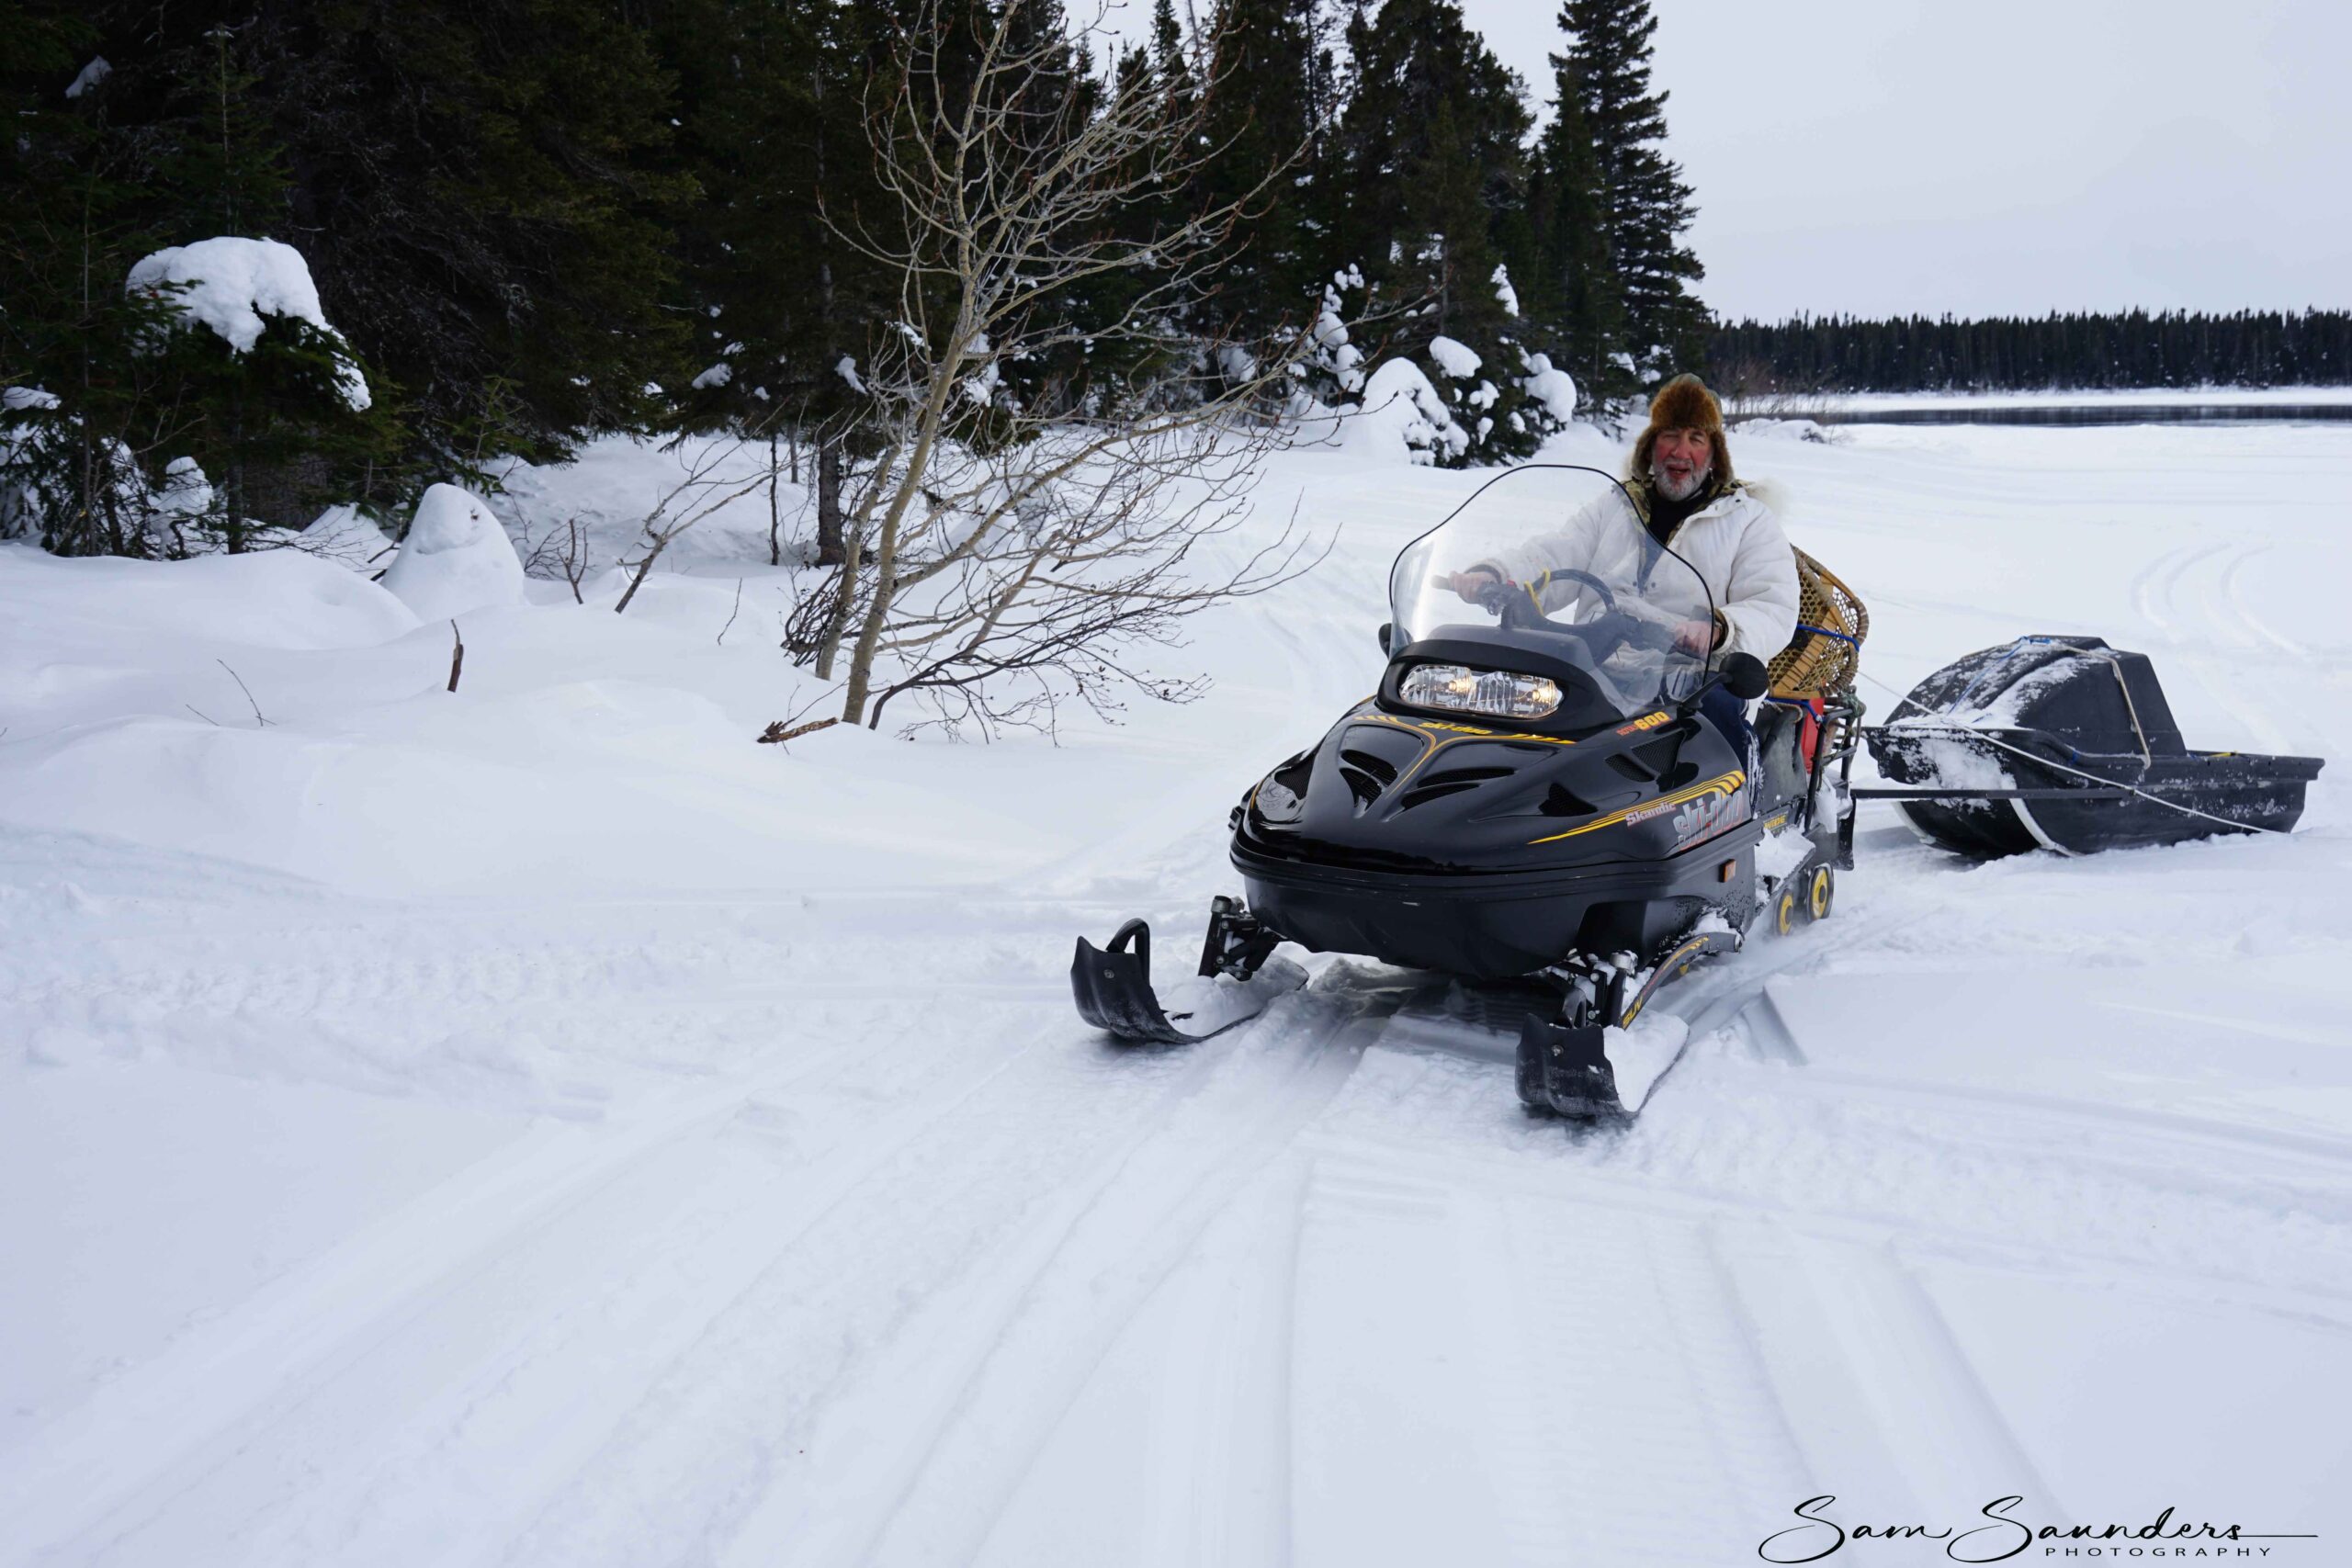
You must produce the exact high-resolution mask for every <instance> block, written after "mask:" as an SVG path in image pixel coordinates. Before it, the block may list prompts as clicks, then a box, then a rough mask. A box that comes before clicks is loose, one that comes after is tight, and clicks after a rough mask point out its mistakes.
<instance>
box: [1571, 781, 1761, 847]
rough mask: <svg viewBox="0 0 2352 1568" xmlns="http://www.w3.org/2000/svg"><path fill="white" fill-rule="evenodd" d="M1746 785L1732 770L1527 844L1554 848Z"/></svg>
mask: <svg viewBox="0 0 2352 1568" xmlns="http://www.w3.org/2000/svg"><path fill="white" fill-rule="evenodd" d="M1746 783H1747V774H1746V773H1742V772H1741V771H1740V770H1738V769H1737V768H1734V769H1733V770H1732V771H1731V772H1730V773H1722V774H1718V775H1717V776H1716V777H1714V778H1712V779H1709V780H1708V781H1707V782H1706V783H1704V784H1692V785H1691V786H1690V787H1689V788H1688V789H1679V790H1677V791H1675V792H1674V793H1673V794H1672V795H1660V796H1658V797H1657V799H1656V800H1637V801H1635V802H1634V804H1633V805H1631V806H1625V807H1619V808H1618V809H1616V810H1614V811H1612V812H1611V813H1609V814H1608V815H1607V816H1606V817H1596V818H1593V819H1592V820H1591V821H1589V822H1588V823H1586V824H1585V825H1584V826H1583V827H1581V828H1571V829H1568V830H1567V831H1566V832H1565V833H1555V834H1553V835H1552V836H1551V837H1550V838H1548V839H1530V840H1528V843H1529V844H1530V845H1531V846H1532V845H1535V844H1556V843H1558V842H1559V841H1560V840H1562V839H1573V838H1575V837H1576V836H1577V834H1579V833H1589V832H1592V831H1594V830H1595V829H1601V828H1614V827H1616V826H1617V825H1618V824H1619V823H1621V822H1623V821H1624V820H1625V818H1628V817H1630V816H1632V815H1633V814H1634V813H1635V812H1642V813H1645V814H1646V813H1649V812H1654V811H1663V810H1665V809H1666V808H1667V807H1669V806H1680V805H1683V804H1684V803H1686V802H1688V801H1693V800H1696V799H1698V798H1699V797H1700V796H1701V795H1731V794H1733V793H1734V792H1736V790H1737V789H1738V788H1739V786H1740V785H1741V784H1746Z"/></svg>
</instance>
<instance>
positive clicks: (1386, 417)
mask: <svg viewBox="0 0 2352 1568" xmlns="http://www.w3.org/2000/svg"><path fill="white" fill-rule="evenodd" d="M1441 341H1443V340H1441ZM1340 440H1341V444H1342V445H1344V446H1346V447H1347V448H1348V449H1349V450H1350V451H1351V452H1356V453H1360V454H1362V455H1363V457H1365V458H1366V459H1368V460H1370V461H1374V462H1397V461H1404V462H1412V463H1429V462H1432V461H1434V460H1435V458H1436V457H1438V456H1439V455H1440V454H1441V453H1449V452H1453V453H1458V452H1462V451H1464V450H1466V449H1467V448H1468V446H1469V445H1470V433H1469V432H1468V431H1465V430H1464V429H1463V428H1462V427H1461V426H1460V425H1459V424H1457V423H1454V419H1453V413H1452V412H1451V411H1449V410H1448V409H1447V408H1446V406H1445V400H1444V399H1443V398H1442V397H1441V396H1440V395H1439V394H1438V389H1437V388H1436V387H1435V386H1433V385H1431V384H1430V378H1428V377H1427V376H1425V375H1423V374H1422V373H1421V369H1420V367H1419V366H1417V365H1415V364H1414V363H1413V362H1412V361H1411V360H1409V359H1388V360H1384V361H1382V362H1381V364H1380V366H1379V367H1378V368H1377V369H1375V370H1374V371H1373V373H1372V376H1371V378H1370V379H1368V380H1367V381H1365V382H1364V387H1363V401H1362V402H1361V403H1359V404H1358V405H1357V406H1356V408H1355V409H1353V410H1352V411H1351V412H1348V413H1347V414H1346V415H1345V416H1344V417H1343V418H1342V419H1341V421H1340Z"/></svg>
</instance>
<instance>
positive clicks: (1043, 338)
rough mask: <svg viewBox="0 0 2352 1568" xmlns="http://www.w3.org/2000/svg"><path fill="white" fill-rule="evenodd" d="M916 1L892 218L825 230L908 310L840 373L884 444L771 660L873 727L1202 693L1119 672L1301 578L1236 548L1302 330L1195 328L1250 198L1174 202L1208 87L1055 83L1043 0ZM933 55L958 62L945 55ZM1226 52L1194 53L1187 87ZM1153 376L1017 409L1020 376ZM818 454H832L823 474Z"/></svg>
mask: <svg viewBox="0 0 2352 1568" xmlns="http://www.w3.org/2000/svg"><path fill="white" fill-rule="evenodd" d="M974 15H975V13H973V12H972V11H970V10H969V8H967V7H961V6H953V5H948V4H942V3H941V0H926V3H925V4H923V5H922V6H919V7H918V8H917V12H916V15H915V16H914V17H912V18H911V20H910V23H909V24H908V28H907V30H906V32H905V33H904V35H902V39H901V41H900V46H899V51H898V58H897V61H896V62H895V63H896V69H894V70H893V71H890V72H888V73H886V74H885V75H884V76H882V77H881V78H880V82H881V83H882V85H880V86H879V87H877V89H876V96H875V97H874V98H872V99H870V100H869V103H868V121H869V132H870V141H871V142H872V144H873V146H874V148H875V156H876V162H877V164H878V170H877V175H878V182H879V185H880V187H881V191H882V195H883V201H884V209H883V210H881V211H879V212H878V213H866V214H844V213H841V212H836V211H831V210H829V211H828V213H827V220H828V221H829V222H830V223H831V224H832V225H833V227H834V229H835V231H836V232H837V233H839V234H840V235H841V237H842V239H843V241H844V242H845V243H848V244H850V245H852V246H854V247H855V248H857V249H858V250H859V251H861V252H862V253H863V254H865V255H866V256H867V257H869V258H870V259H872V260H873V261H875V262H876V263H877V264H879V265H882V266H883V267H885V268H886V269H888V272H889V273H890V274H891V275H892V276H896V277H897V278H898V280H899V293H898V302H897V304H898V316H897V319H896V320H895V321H891V322H889V323H888V324H887V325H886V327H885V328H884V329H883V330H882V331H881V332H880V333H878V334H877V336H876V340H875V341H874V343H872V344H870V345H869V354H868V363H867V364H866V365H865V367H862V369H860V368H858V367H850V368H849V369H848V370H845V371H844V374H845V375H848V374H852V373H853V372H854V374H855V376H856V377H857V379H856V380H855V382H854V384H857V385H859V386H861V388H862V389H863V391H864V392H865V399H866V403H867V410H866V417H867V421H868V424H867V430H868V432H869V433H870V434H872V436H873V437H874V438H875V439H874V441H873V442H872V445H871V446H870V447H869V449H870V450H872V451H873V452H874V454H875V455H874V457H872V459H871V461H870V463H869V464H867V465H866V466H865V468H864V469H863V472H861V473H859V474H857V475H855V476H854V478H853V479H849V480H847V481H846V482H845V483H844V485H843V491H844V494H843V497H842V502H841V507H842V556H843V560H842V567H841V569H840V570H839V572H838V573H837V575H836V577H835V579H834V581H833V582H832V584H831V592H825V593H820V594H817V595H814V596H812V599H811V600H810V601H809V603H808V604H805V605H804V606H803V613H802V614H801V615H798V616H797V617H796V621H795V626H794V629H793V635H792V636H791V637H788V638H787V643H786V646H787V647H788V648H792V649H794V650H795V651H796V652H797V653H799V654H801V655H803V656H804V657H806V658H807V659H809V660H810V661H812V662H813V663H814V664H815V666H816V670H817V673H818V674H819V676H820V678H823V679H827V680H831V679H832V678H833V676H834V671H835V669H836V668H837V666H839V665H841V664H843V663H844V662H845V665H846V668H845V670H844V671H843V673H842V719H843V721H844V722H847V723H852V724H855V723H861V722H863V723H871V724H877V725H878V723H879V720H880V716H881V712H882V710H883V708H884V706H885V705H887V704H888V703H889V701H890V700H891V699H892V698H893V697H894V696H896V695H898V694H902V693H909V692H920V693H922V694H926V695H927V696H928V697H930V698H931V699H932V703H933V716H934V718H936V719H940V720H945V721H948V722H960V721H966V720H969V721H975V722H977V723H978V725H979V726H980V727H981V728H982V729H983V731H986V730H989V729H991V728H994V727H996V726H998V725H1001V724H1005V723H1025V724H1050V722H1051V716H1052V713H1053V711H1054V707H1055V705H1056V704H1057V702H1060V701H1063V700H1066V699H1069V698H1072V697H1075V698H1079V699H1081V700H1083V701H1085V702H1087V703H1089V704H1091V705H1093V706H1095V707H1096V708H1098V709H1103V708H1106V707H1113V706H1115V705H1117V704H1118V702H1119V701H1120V700H1121V697H1122V696H1123V695H1124V694H1126V693H1131V692H1141V693H1144V694H1148V695H1151V696H1154V697H1158V698H1163V699H1167V700H1182V699H1183V698H1184V697H1186V696H1188V695H1190V694H1192V693H1193V691H1195V690H1196V689H1197V686H1196V683H1195V682H1189V681H1183V680H1166V679H1161V678H1159V677H1156V676H1153V675H1151V674H1149V673H1148V672H1146V671H1142V670H1140V669H1138V668H1136V666H1135V665H1134V664H1132V663H1131V662H1130V661H1129V660H1130V659H1131V658H1132V656H1133V653H1134V650H1135V649H1136V645H1137V644H1138V643H1146V642H1158V643H1166V642H1169V641H1170V640H1172V639H1173V637H1174V635H1175V632H1176V627H1177V625H1178V623H1179V622H1181V621H1182V618H1183V617H1184V616H1185V615H1189V614H1191V613H1193V612H1194V611H1197V610H1199V609H1202V608H1204V607H1205V606H1207V605H1209V604H1215V603H1217V602H1219V601H1221V600H1224V599H1228V598H1231V597H1233V596H1235V595H1238V594H1243V593H1250V592H1261V591H1262V590H1264V589H1265V588H1267V587H1270V586H1272V584H1273V583H1275V582H1277V581H1282V580H1283V578H1284V577H1285V576H1287V575H1290V574H1293V573H1295V571H1297V570H1302V569H1303V566H1304V565H1305V564H1307V563H1306V562H1305V560H1304V558H1303V556H1302V554H1301V551H1300V548H1299V542H1298V540H1297V538H1296V537H1295V534H1294V533H1293V532H1291V531H1290V530H1284V531H1283V533H1282V534H1281V536H1278V537H1277V538H1275V539H1273V540H1272V541H1270V542H1268V543H1267V544H1265V545H1264V546H1263V547H1260V548H1256V549H1246V550H1243V549H1235V548H1233V547H1232V541H1230V540H1226V541H1225V542H1224V543H1223V544H1222V545H1219V546H1216V547H1212V542H1213V541H1217V540H1219V539H1220V536H1224V535H1227V534H1228V533H1229V532H1230V531H1231V530H1232V528H1233V527H1234V526H1235V525H1236V524H1237V523H1238V521H1239V518H1240V515H1241V513H1242V511H1243V510H1244V508H1245V507H1246V505H1247V501H1246V492H1247V491H1248V489H1249V487H1250V482H1251V480H1252V479H1253V478H1254V476H1255V473H1256V471H1257V468H1258V467H1259V462H1260V459H1261V457H1263V456H1264V454H1265V452H1266V450H1267V449H1268V448H1269V447H1270V446H1272V445H1274V444H1276V443H1278V442H1279V441H1281V440H1282V439H1283V434H1282V431H1281V429H1280V427H1279V425H1278V424H1277V423H1276V422H1275V421H1274V420H1272V418H1269V417H1268V415H1269V414H1270V413H1272V412H1273V411H1275V410H1278V409H1279V408H1280V407H1281V406H1282V405H1283V402H1284V401H1285V400H1286V399H1287V398H1288V396H1289V393H1290V389H1291V384H1292V379H1293V374H1294V370H1295V367H1296V366H1297V365H1298V363H1299V362H1300V360H1301V359H1302V358H1303V357H1304V356H1305V355H1306V354H1307V353H1308V352H1310V351H1311V349H1312V347H1313V340H1312V337H1311V335H1310V334H1309V333H1306V331H1304V330H1298V329H1297V328H1296V327H1295V326H1292V325H1285V326H1283V327H1281V328H1279V329H1278V330H1277V331H1276V332H1274V333H1272V334H1271V335H1270V336H1269V337H1268V338H1265V339H1262V340H1260V341H1255V342H1244V341H1239V340H1238V339H1231V338H1225V337H1220V336H1218V335H1217V334H1216V333H1215V331H1214V330H1213V329H1206V328H1204V326H1203V324H1202V322H1201V320H1200V318H1201V317H1202V316H1203V315H1204V313H1205V312H1204V311H1203V310H1202V309H1201V307H1202V306H1203V305H1204V302H1205V301H1207V300H1208V299H1210V298H1211V296H1212V295H1213V293H1214V289H1215V286H1216V275H1217V272H1218V270H1219V269H1220V267H1221V266H1222V265H1225V264H1226V263H1227V261H1228V260H1230V259H1231V257H1232V256H1233V254H1234V252H1235V249H1236V240H1235V235H1236V230H1237V225H1238V222H1239V220H1241V219H1243V218H1244V217H1245V216H1246V215H1247V214H1248V213H1249V212H1250V210H1251V209H1253V208H1254V207H1255V206H1256V205H1257V204H1258V203H1259V202H1260V201H1261V199H1262V196H1263V193H1264V191H1265V190H1266V188H1267V187H1268V186H1269V185H1271V183H1272V180H1273V179H1274V178H1275V177H1276V176H1277V175H1279V174H1281V173H1283V170H1281V169H1269V170H1267V171H1265V175H1264V180H1263V182H1261V185H1260V186H1258V188H1257V189H1256V190H1253V191H1250V192H1248V193H1245V194H1244V195H1243V196H1242V197H1238V198H1237V199H1235V200H1233V201H1229V202H1225V203H1222V204H1211V205H1206V206H1203V205H1198V204H1195V205H1194V206H1193V208H1192V209H1189V210H1186V209H1184V208H1183V206H1182V197H1181V194H1180V193H1183V192H1187V191H1193V190H1197V189H1198V188H1200V182H1199V181H1198V179H1197V178H1196V176H1197V175H1198V174H1199V172H1200V170H1201V167H1202V165H1203V164H1204V163H1205V162H1206V160H1207V159H1208V158H1209V157H1211V156H1213V155H1214V154H1215V153H1216V152H1218V151H1219V149H1217V148H1215V147H1212V146H1210V145H1208V144H1207V143H1206V142H1205V141H1204V135H1203V130H1204V109H1203V107H1202V106H1203V105H1204V104H1205V102H1206V101H1207V99H1208V98H1209V96H1210V89H1213V87H1214V84H1213V83H1212V84H1205V85H1204V90H1203V91H1202V92H1200V93H1198V94H1196V95H1194V96H1191V97H1189V98H1182V99H1175V98H1172V97H1171V96H1170V95H1165V94H1162V93H1160V92H1159V91H1157V90H1154V89H1151V88H1150V87H1148V85H1145V86H1136V87H1135V88H1133V89H1132V90H1127V91H1122V90H1120V89H1119V88H1117V87H1114V86H1112V85H1106V84H1104V83H1102V82H1098V81H1094V80H1091V79H1090V78H1088V77H1087V76H1086V75H1085V74H1084V73H1082V72H1081V71H1080V70H1078V69H1076V68H1075V67H1074V66H1073V63H1072V59H1073V49H1072V42H1073V39H1072V37H1071V36H1070V35H1069V34H1067V33H1065V32H1064V31H1062V30H1061V29H1060V28H1059V27H1058V26H1057V24H1056V23H1055V22H1053V21H1052V19H1051V17H1052V16H1053V15H1054V13H1052V12H1051V11H1050V10H1049V8H1048V7H1047V6H1046V5H1044V4H1043V0H1005V3H1004V4H1002V5H1001V6H999V7H997V8H996V9H995V11H994V13H993V15H992V16H990V15H989V14H988V13H978V15H979V16H980V17H982V18H983V20H982V21H981V22H980V24H979V25H980V26H981V28H983V29H984V36H981V37H979V38H978V39H972V37H971V35H970V34H969V33H968V32H967V33H965V34H964V35H963V37H964V39H966V43H967V47H958V46H955V45H954V44H953V43H952V40H954V39H956V37H957V34H956V30H955V29H956V28H957V27H959V26H964V27H968V26H969V25H970V23H969V20H968V19H969V18H970V17H973V16H974ZM951 49H954V50H955V52H953V53H951ZM1215 57H1216V40H1215V39H1208V40H1204V43H1203V44H1202V45H1201V47H1200V50H1199V62H1200V65H1201V68H1202V69H1203V71H1204V72H1205V70H1206V68H1207V66H1208V63H1209V62H1210V61H1211V60H1213V59H1214V58H1215ZM1073 358H1076V359H1078V360H1079V361H1080V362H1081V363H1109V362H1111V361H1113V360H1114V359H1116V360H1118V361H1120V362H1122V363H1128V364H1136V363H1143V364H1148V366H1150V367H1151V368H1150V372H1149V373H1148V374H1146V375H1138V376H1135V377H1132V378H1124V379H1123V378H1113V377H1106V378H1102V379H1101V380H1099V381H1090V382H1088V383H1087V384H1086V385H1085V387H1084V389H1083V390H1082V391H1078V392H1071V391H1069V389H1064V391H1063V394H1062V395H1057V396H1046V395H1044V394H1042V393H1038V392H1036V391H1034V390H1033V393H1032V394H1031V395H1030V396H1029V397H1028V398H1027V399H1025V400H1024V398H1023V396H1022V395H1020V394H1018V393H1017V392H1016V391H1015V390H1014V388H1016V387H1017V386H1019V385H1020V384H1021V383H1022V381H1023V378H1024V375H1026V374H1028V372H1029V367H1037V366H1044V365H1052V364H1057V363H1068V362H1069V361H1071V360H1072V359H1073ZM820 460H821V459H820Z"/></svg>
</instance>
